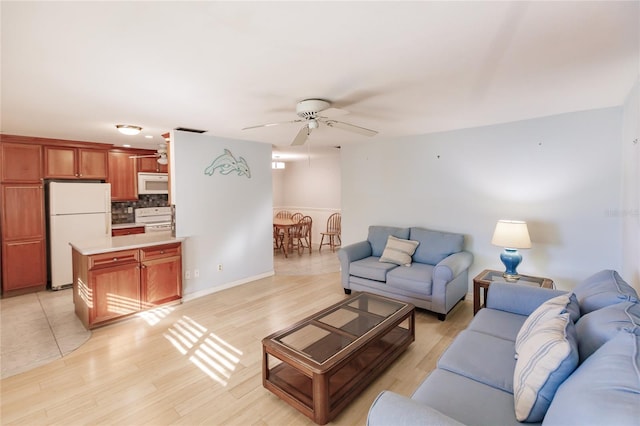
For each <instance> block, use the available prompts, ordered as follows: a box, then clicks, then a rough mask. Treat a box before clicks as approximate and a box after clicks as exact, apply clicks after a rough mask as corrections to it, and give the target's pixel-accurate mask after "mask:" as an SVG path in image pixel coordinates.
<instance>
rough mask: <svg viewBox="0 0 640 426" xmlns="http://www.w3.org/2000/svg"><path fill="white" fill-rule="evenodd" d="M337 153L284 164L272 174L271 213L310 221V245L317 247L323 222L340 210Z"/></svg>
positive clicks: (339, 176) (338, 159) (339, 175)
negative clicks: (287, 213) (288, 213)
mask: <svg viewBox="0 0 640 426" xmlns="http://www.w3.org/2000/svg"><path fill="white" fill-rule="evenodd" d="M341 186H342V183H341V172H340V151H339V150H335V151H334V152H332V153H330V154H324V155H320V156H317V157H313V158H312V159H311V161H308V160H300V161H290V162H287V166H286V168H285V169H283V170H273V210H274V211H278V210H290V211H291V212H300V213H302V214H304V215H307V216H311V218H312V219H313V227H312V231H313V232H312V234H313V235H312V244H313V245H317V244H319V243H320V232H322V231H324V230H325V229H326V227H327V219H328V218H329V216H330V215H331V214H332V213H334V212H339V211H340V209H341V205H340V201H341Z"/></svg>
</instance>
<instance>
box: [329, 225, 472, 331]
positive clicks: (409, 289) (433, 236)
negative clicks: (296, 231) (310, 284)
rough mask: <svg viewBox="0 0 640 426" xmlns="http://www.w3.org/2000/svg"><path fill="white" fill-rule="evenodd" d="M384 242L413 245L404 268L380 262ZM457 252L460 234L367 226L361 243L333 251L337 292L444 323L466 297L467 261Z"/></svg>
mask: <svg viewBox="0 0 640 426" xmlns="http://www.w3.org/2000/svg"><path fill="white" fill-rule="evenodd" d="M389 236H393V237H396V238H398V239H401V240H411V241H416V242H418V244H417V247H416V248H415V252H414V253H413V255H412V256H411V263H410V266H405V265H398V264H394V263H389V262H381V261H380V257H381V256H382V254H383V252H384V251H385V247H386V245H387V242H388V239H389ZM463 246H464V235H462V234H456V233H451V232H440V231H433V230H430V229H425V228H418V227H413V228H400V227H393V226H370V227H369V234H368V236H367V239H366V240H365V241H360V242H357V243H354V244H350V245H348V246H345V247H343V248H341V249H340V250H339V251H338V258H339V259H340V266H341V274H342V275H341V281H342V287H343V288H344V291H345V293H347V294H349V293H351V291H352V290H354V291H366V292H369V293H376V294H379V295H382V296H387V297H391V298H393V299H398V300H402V301H405V302H409V303H412V304H414V305H415V306H417V307H419V308H423V309H428V310H430V311H432V312H436V313H437V314H438V318H439V319H440V320H444V319H445V317H446V315H447V313H448V312H449V311H450V310H451V309H452V308H453V307H454V306H455V305H456V303H458V302H459V301H460V300H462V299H464V297H465V296H466V294H467V291H468V286H469V277H468V270H469V266H471V263H472V262H473V255H472V254H471V253H470V252H468V251H465V250H464V249H463Z"/></svg>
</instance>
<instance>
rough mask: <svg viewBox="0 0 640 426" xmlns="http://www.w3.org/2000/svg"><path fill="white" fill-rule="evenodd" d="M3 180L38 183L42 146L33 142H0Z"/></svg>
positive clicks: (40, 178) (40, 177)
mask: <svg viewBox="0 0 640 426" xmlns="http://www.w3.org/2000/svg"><path fill="white" fill-rule="evenodd" d="M0 148H1V150H0V157H1V158H2V176H0V179H2V181H3V182H25V183H39V182H40V181H41V180H42V147H41V146H40V145H35V144H33V145H32V144H21V143H6V142H3V143H2V144H0Z"/></svg>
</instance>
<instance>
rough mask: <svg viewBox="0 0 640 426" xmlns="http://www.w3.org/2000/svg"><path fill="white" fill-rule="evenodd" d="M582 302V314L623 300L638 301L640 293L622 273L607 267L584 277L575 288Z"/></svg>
mask: <svg viewBox="0 0 640 426" xmlns="http://www.w3.org/2000/svg"><path fill="white" fill-rule="evenodd" d="M573 292H574V293H575V294H576V297H577V298H578V303H579V304H580V315H586V314H588V313H589V312H593V311H595V310H598V309H600V308H604V307H605V306H609V305H613V304H615V303H621V302H626V301H629V302H637V301H638V294H637V293H636V291H635V289H634V288H633V287H631V286H630V285H629V284H627V283H626V282H625V281H624V280H623V279H622V277H620V275H619V274H618V273H617V272H616V271H614V270H611V269H605V270H602V271H600V272H597V273H595V274H593V275H591V276H590V277H588V278H586V279H584V280H583V281H582V282H580V283H579V284H578V285H576V287H575V288H574V289H573Z"/></svg>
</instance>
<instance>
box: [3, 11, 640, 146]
mask: <svg viewBox="0 0 640 426" xmlns="http://www.w3.org/2000/svg"><path fill="white" fill-rule="evenodd" d="M639 4H640V2H638V1H626V2H613V1H604V2H529V3H527V2H508V1H503V2H481V1H473V2H453V1H452V2H399V1H389V2H133V1H130V2H8V1H2V3H1V19H2V27H1V32H2V33H1V35H2V52H1V54H2V75H1V79H2V80H1V83H2V86H1V89H2V93H1V102H2V103H1V113H2V117H1V120H2V121H1V130H2V132H3V133H7V134H18V135H28V136H42V137H53V138H63V139H72V140H85V141H94V142H106V143H113V144H117V145H121V144H123V143H132V144H133V145H134V146H140V147H149V148H155V146H156V144H157V143H158V142H160V141H161V137H160V135H161V134H162V133H165V132H167V131H169V130H171V129H173V128H176V127H189V128H196V129H203V130H207V131H208V134H210V135H215V136H222V137H229V138H237V139H248V140H254V141H261V142H265V143H270V144H274V145H276V146H278V149H279V151H281V152H283V153H284V152H285V151H286V148H287V147H288V145H289V144H290V142H291V141H292V140H293V138H294V137H295V135H296V134H297V132H298V130H299V128H300V127H301V125H300V124H299V123H296V124H285V125H281V126H275V127H268V128H259V129H252V130H244V131H243V130H241V129H242V128H243V127H246V126H250V125H256V124H262V123H269V122H279V121H288V120H294V119H296V118H297V116H296V115H295V105H296V103H297V102H298V101H300V100H302V99H306V98H323V99H327V100H329V101H331V102H333V106H335V107H338V108H343V109H346V110H348V111H349V112H350V114H348V115H345V116H342V117H340V118H339V120H342V121H346V122H350V123H353V124H356V125H358V126H363V127H367V128H371V129H375V130H378V131H379V134H378V135H377V136H375V137H374V138H375V139H388V138H395V137H400V136H406V135H413V134H424V133H430V132H436V131H444V130H451V129H459V128H466V127H473V126H482V125H488V124H495V123H500V122H508V121H514V120H520V119H526V118H533V117H539V116H545V115H552V114H559V113H564V112H570V111H579V110H586V109H593V108H602V107H609V106H615V105H620V104H622V103H623V102H624V99H625V96H626V95H627V94H628V93H629V92H630V90H631V88H632V86H633V84H634V82H635V81H636V80H637V78H638V75H639V74H640V60H639V44H640V41H639V26H640V25H639V22H640V8H639ZM119 123H123V124H134V125H139V126H142V127H143V128H144V130H143V132H142V134H141V135H138V136H134V137H131V136H129V137H127V136H121V135H119V134H118V133H117V132H116V130H115V127H114V126H115V124H119ZM143 135H151V136H153V139H150V140H149V139H145V138H144V136H143ZM367 140H369V138H368V137H366V136H362V135H358V134H352V133H350V132H346V131H344V130H340V129H335V128H333V129H332V128H327V127H324V128H323V127H321V128H320V129H317V130H315V131H314V132H313V133H312V135H311V137H310V142H311V150H316V149H319V147H323V146H324V147H329V146H335V145H344V144H347V143H362V142H366V141H367ZM308 149H309V147H299V148H298V151H300V152H303V153H305V154H306V153H307V150H308Z"/></svg>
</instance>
